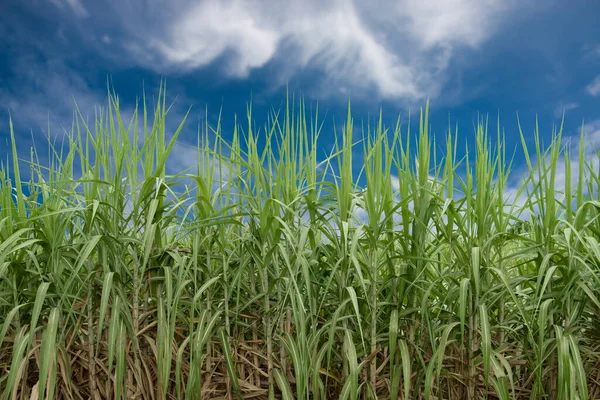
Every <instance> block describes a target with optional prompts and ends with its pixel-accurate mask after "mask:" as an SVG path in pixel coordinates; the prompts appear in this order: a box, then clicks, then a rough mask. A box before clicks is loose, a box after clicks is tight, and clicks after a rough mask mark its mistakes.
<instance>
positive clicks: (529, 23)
mask: <svg viewBox="0 0 600 400" xmlns="http://www.w3.org/2000/svg"><path fill="white" fill-rule="evenodd" d="M598 15H600V2H598V1H594V0H578V1H569V2H567V1H556V0H543V1H542V0H539V1H538V0H533V1H527V0H522V1H514V0H504V1H495V0H425V1H419V0H398V1H391V0H386V1H377V0H373V1H358V0H355V1H353V0H332V1H328V2H323V1H319V0H314V1H313V0H291V1H274V0H273V1H269V0H255V1H232V0H223V1H209V0H203V1H198V0H196V1H192V0H170V1H167V0H154V1H150V0H103V1H95V0H94V1H91V0H3V1H2V2H1V5H0V106H1V107H0V108H1V109H0V146H1V147H0V156H2V157H3V159H6V157H5V156H4V153H5V152H4V151H3V150H2V147H4V145H5V144H6V143H7V138H8V115H9V111H10V115H11V116H12V118H13V122H14V124H15V130H16V135H17V138H18V144H19V149H20V151H25V153H24V154H27V148H28V147H29V146H30V145H31V138H32V137H33V138H34V139H35V140H36V141H38V142H40V141H42V142H43V140H44V132H45V130H46V127H47V126H48V125H49V123H50V125H49V126H50V127H51V128H52V130H53V131H54V132H59V131H60V127H61V126H69V125H70V122H71V117H72V111H73V99H75V100H76V101H77V104H78V105H79V107H80V108H81V109H82V111H83V112H84V113H90V114H92V115H93V109H94V105H102V104H104V103H105V101H106V82H107V77H108V76H110V77H111V79H112V83H113V85H114V88H115V89H116V91H117V92H118V93H119V94H120V96H121V97H122V99H123V102H124V105H125V106H126V107H131V106H132V104H133V103H134V101H135V98H136V96H139V95H140V94H141V92H142V85H144V87H145V88H146V90H147V91H150V92H152V91H154V90H156V89H157V88H158V85H159V83H160V81H161V79H163V78H164V79H166V82H167V86H168V94H169V96H170V98H171V99H175V97H177V101H176V106H175V108H174V113H173V114H174V116H173V118H174V120H175V121H176V120H177V118H178V116H181V115H183V113H184V112H185V111H186V110H187V108H188V107H189V106H190V105H191V106H192V107H193V109H192V115H193V118H194V120H195V121H197V120H198V118H199V116H200V115H201V114H203V113H204V110H205V107H207V106H208V109H209V113H210V115H211V116H212V117H213V118H214V116H215V115H216V114H217V113H218V111H219V109H220V108H221V107H222V109H223V118H224V121H225V122H226V125H225V126H227V121H233V116H234V114H236V113H237V114H238V115H241V116H243V114H244V112H245V107H246V102H247V101H249V100H250V99H251V98H252V102H253V105H254V110H255V116H257V118H259V119H260V118H262V117H263V116H265V115H266V112H267V110H268V109H269V107H271V106H275V107H278V106H279V105H280V104H281V102H282V100H283V99H284V97H285V87H286V84H287V85H289V88H290V90H291V91H292V92H294V93H296V94H297V95H303V96H304V97H305V99H306V101H307V102H308V103H312V104H316V102H317V101H318V102H319V107H320V110H321V115H324V114H325V112H326V113H327V117H326V118H327V121H326V122H327V123H328V124H331V125H326V126H332V123H331V121H333V118H334V117H335V120H336V121H342V120H343V118H344V114H345V108H346V106H347V100H348V97H350V98H351V100H352V104H353V113H354V116H355V118H356V120H357V121H360V119H362V118H367V117H368V116H369V115H370V116H373V115H377V114H378V112H379V109H380V108H383V112H384V115H385V116H386V118H387V121H389V124H390V125H391V124H393V122H394V121H395V119H396V118H397V116H398V114H399V113H400V114H402V115H406V114H407V111H408V110H409V109H410V110H413V111H414V110H417V109H418V108H419V107H420V106H422V105H423V104H424V103H425V101H426V100H427V99H430V101H431V109H432V118H431V127H432V131H433V133H434V134H435V135H439V137H440V138H442V137H443V135H444V134H445V132H446V131H447V129H448V123H449V121H450V123H451V125H452V127H454V126H455V124H458V126H459V132H460V134H461V138H460V141H462V142H463V143H464V142H465V141H468V140H469V138H470V137H472V133H473V124H474V121H476V119H477V116H478V115H489V116H490V118H491V121H494V124H495V119H496V116H497V115H498V114H500V116H501V121H502V126H503V127H504V129H505V132H506V138H507V143H508V145H509V148H510V147H511V146H515V145H516V144H517V143H518V140H519V138H518V131H517V118H516V114H517V113H518V114H519V118H520V120H521V123H522V126H523V127H524V129H525V133H526V134H530V133H531V132H532V131H533V127H534V124H535V118H536V116H537V117H538V118H539V121H540V128H541V130H542V133H543V134H544V135H546V136H548V137H549V136H550V134H551V130H552V126H553V124H557V123H558V122H559V121H560V117H561V114H562V111H563V110H566V123H565V133H566V134H568V135H569V134H577V132H578V129H579V127H580V126H581V123H582V122H583V121H585V122H586V125H587V126H588V128H587V129H588V133H590V134H591V137H592V138H600V113H599V106H600V25H598V24H597V16H598ZM192 128H193V126H192ZM194 132H195V129H190V130H189V131H187V132H186V134H185V135H184V136H183V137H182V141H183V142H187V143H192V144H193V143H194V142H195V137H194ZM330 132H331V130H330V131H329V132H327V131H326V132H324V133H323V137H324V139H325V142H326V141H327V140H328V139H329V140H331V138H332V137H331V134H332V132H331V133H330ZM463 137H464V139H463ZM519 163H520V160H519V158H517V159H516V164H517V166H518V165H519Z"/></svg>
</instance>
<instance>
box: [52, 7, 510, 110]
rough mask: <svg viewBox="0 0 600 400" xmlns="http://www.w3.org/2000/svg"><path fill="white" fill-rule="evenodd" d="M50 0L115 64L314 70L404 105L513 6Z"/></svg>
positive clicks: (439, 82) (227, 71)
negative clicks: (117, 60)
mask: <svg viewBox="0 0 600 400" xmlns="http://www.w3.org/2000/svg"><path fill="white" fill-rule="evenodd" d="M54 1H55V2H59V1H62V2H63V3H65V4H68V5H69V6H70V7H71V8H72V9H73V12H74V13H75V14H76V15H79V16H81V17H83V16H85V15H86V14H89V17H87V18H82V21H81V24H85V25H86V27H87V28H88V29H86V30H85V31H83V33H84V34H88V35H92V33H90V31H94V30H96V32H94V33H93V35H94V36H95V37H96V38H98V39H97V41H98V44H99V46H100V47H101V48H104V50H105V51H106V52H107V53H112V54H113V55H114V54H115V50H116V49H119V50H120V51H119V52H118V53H117V54H127V55H128V57H127V61H123V62H130V63H134V64H136V65H141V66H144V67H146V68H150V69H152V70H154V71H157V72H159V73H172V72H179V73H191V72H193V71H195V70H197V69H200V68H203V67H207V66H211V65H214V64H218V65H219V66H220V70H221V71H222V73H223V74H224V75H225V76H227V77H230V78H234V79H235V78H237V79H240V78H246V77H248V76H249V75H250V74H251V73H252V72H253V71H255V70H259V69H261V68H266V67H270V72H272V79H273V82H274V84H276V85H278V86H279V85H282V84H284V83H285V82H286V81H288V80H289V79H290V78H292V77H294V76H296V75H297V74H302V73H306V72H307V71H319V73H320V75H321V76H322V79H318V80H317V82H316V84H317V85H323V86H326V87H327V90H324V91H323V93H325V92H329V93H336V92H337V93H338V94H339V93H343V94H344V95H345V94H347V92H348V91H351V90H354V92H353V93H352V94H353V95H357V94H360V93H363V94H365V93H367V92H369V93H370V92H374V93H375V94H377V95H379V96H381V97H382V98H388V99H401V100H406V101H420V100H422V99H424V98H425V97H431V96H435V95H437V94H439V92H440V91H441V90H442V88H443V86H444V83H445V80H446V78H447V76H446V75H447V70H448V67H449V65H450V62H451V59H452V56H453V54H454V53H455V52H456V51H457V49H462V48H478V47H479V46H481V45H482V44H483V43H484V42H485V41H486V40H487V39H488V38H489V37H490V36H492V35H493V34H494V33H495V32H497V31H498V30H499V29H500V27H501V25H502V23H503V21H505V20H506V18H507V17H508V16H510V15H511V13H512V12H515V11H517V10H518V9H519V7H520V5H519V4H520V3H518V2H515V1H512V0H511V1H508V2H502V1H497V0H483V1H476V0H431V1H427V2H421V1H417V0H400V1H397V2H391V1H376V2H374V3H369V4H368V5H367V4H366V3H363V2H360V1H352V0H333V1H330V2H321V1H317V0H302V1H301V0H296V1H289V2H264V1H258V0H224V1H213V0H205V1H192V0H174V1H166V0H162V1H155V2H153V3H152V4H148V3H147V2H145V1H142V0H130V1H127V2H116V1H115V2H111V3H112V4H111V7H110V8H111V12H110V13H106V12H103V10H101V9H100V8H99V6H98V5H95V4H94V3H89V4H88V8H87V9H84V8H80V7H79V6H81V3H80V2H78V1H77V0H54ZM81 7H82V6H81ZM102 7H103V8H106V7H105V6H102ZM76 10H79V11H76ZM82 10H83V11H85V13H83V12H82ZM113 35H117V36H118V40H117V38H116V37H115V38H113ZM107 37H108V38H110V39H109V40H105V38H107ZM102 38H104V39H102ZM107 45H110V46H107ZM107 47H108V48H107ZM115 57H118V55H117V56H115ZM332 89H336V90H335V91H333V90H332ZM323 93H320V94H323Z"/></svg>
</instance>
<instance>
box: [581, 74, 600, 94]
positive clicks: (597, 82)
mask: <svg viewBox="0 0 600 400" xmlns="http://www.w3.org/2000/svg"><path fill="white" fill-rule="evenodd" d="M585 91H586V92H587V93H588V94H589V95H591V96H598V95H600V75H598V76H597V77H596V78H595V79H594V80H593V81H591V82H590V83H589V84H588V85H587V86H586V87H585Z"/></svg>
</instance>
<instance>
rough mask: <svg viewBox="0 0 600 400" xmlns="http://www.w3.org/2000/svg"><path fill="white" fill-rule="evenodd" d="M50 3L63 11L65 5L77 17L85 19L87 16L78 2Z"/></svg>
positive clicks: (64, 0) (60, 1) (57, 1)
mask: <svg viewBox="0 0 600 400" xmlns="http://www.w3.org/2000/svg"><path fill="white" fill-rule="evenodd" d="M50 2H51V3H52V4H54V5H55V6H57V7H58V8H61V9H64V6H65V4H66V5H67V6H68V7H69V8H70V9H71V11H73V12H74V13H75V15H77V16H78V17H87V16H88V15H89V14H88V12H87V10H86V9H85V7H84V6H83V4H81V1H80V0H50Z"/></svg>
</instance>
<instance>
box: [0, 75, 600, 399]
mask: <svg viewBox="0 0 600 400" xmlns="http://www.w3.org/2000/svg"><path fill="white" fill-rule="evenodd" d="M168 111H169V107H167V104H166V96H165V92H164V88H163V87H162V86H161V91H160V95H159V96H158V100H157V102H156V105H155V107H154V110H149V108H148V105H147V104H146V98H145V97H144V98H143V104H142V106H141V107H138V108H136V109H135V112H134V113H133V116H132V118H131V120H130V121H123V119H122V115H121V112H120V107H119V101H118V98H117V97H116V95H115V94H114V93H109V98H108V105H107V107H106V109H104V110H99V111H98V112H97V114H96V119H95V120H94V121H93V125H88V124H87V123H86V120H85V119H84V118H83V117H82V116H81V115H80V114H79V113H78V114H77V117H76V118H75V120H74V123H73V129H72V131H71V132H70V133H69V134H66V136H65V144H66V145H65V147H64V149H57V148H55V147H53V146H52V143H51V142H50V141H49V143H48V146H49V148H50V158H49V159H48V160H47V161H46V162H44V163H42V162H40V161H39V160H38V156H37V153H36V151H35V149H34V151H33V152H32V158H31V160H30V162H29V166H30V170H31V176H30V178H29V181H28V182H25V181H23V179H24V176H25V174H23V173H22V172H21V171H20V168H22V165H25V164H24V163H25V161H24V160H23V159H20V158H19V154H18V152H17V148H16V145H15V141H14V136H15V135H14V133H13V131H12V125H11V132H10V134H11V137H12V138H13V146H12V149H11V150H12V159H13V160H12V163H11V164H9V165H10V167H9V166H8V165H4V164H2V165H1V166H0V292H1V293H2V296H0V310H1V311H0V393H1V394H2V398H4V399H8V398H34V397H38V398H40V399H42V398H61V399H62V398H65V399H67V398H68V399H71V398H92V399H100V398H115V399H117V398H134V397H135V398H155V399H167V398H183V397H186V398H190V399H198V398H211V399H212V398H219V397H220V398H223V397H227V398H246V397H257V398H285V399H292V398H299V399H309V398H311V399H329V398H348V399H358V398H390V397H392V398H403V399H408V398H431V399H434V398H435V399H440V398H452V399H459V398H472V399H475V398H496V397H498V398H501V399H521V398H523V399H524V398H528V399H529V398H533V399H545V398H558V399H571V398H580V399H588V398H598V396H600V386H599V385H598V383H597V377H598V376H599V374H600V368H599V365H600V364H599V363H600V359H599V357H598V352H597V349H598V347H599V345H600V335H599V334H598V332H599V331H600V324H599V323H598V321H600V302H599V300H598V299H599V298H600V269H599V266H600V245H599V240H600V219H599V218H598V216H599V215H600V199H597V198H595V197H594V196H598V194H599V190H598V189H599V188H598V183H599V180H600V178H599V174H598V171H597V162H594V161H585V157H586V155H587V154H589V150H590V149H587V148H586V139H585V136H584V135H583V134H582V137H581V141H580V147H579V154H578V155H575V156H572V157H571V154H570V153H569V150H568V149H566V148H565V147H563V145H562V139H561V137H562V128H561V129H559V130H558V132H555V134H554V135H553V139H552V141H551V143H550V144H549V145H548V146H547V147H546V148H543V147H542V145H541V142H540V138H539V134H538V132H537V130H536V132H535V150H534V151H533V152H531V151H530V149H528V148H527V145H526V140H525V135H524V134H523V133H522V132H521V137H522V139H523V140H522V149H521V150H522V151H523V155H524V158H525V160H526V162H527V171H526V173H525V174H519V176H518V177H516V178H515V176H516V175H511V172H510V170H511V165H510V163H509V162H508V161H507V159H506V155H505V145H504V140H503V138H502V135H501V134H500V132H501V130H500V127H499V126H498V133H497V135H496V139H491V137H493V135H490V134H489V132H488V124H487V121H483V120H482V121H479V123H478V124H477V129H476V142H475V144H476V146H475V150H474V152H472V153H467V154H466V156H465V157H464V158H463V159H461V160H458V159H457V156H456V154H457V143H458V132H455V133H452V132H450V131H449V132H448V135H447V139H446V140H445V143H444V146H443V147H444V148H445V149H444V151H443V155H442V156H441V157H440V156H439V151H440V150H439V149H438V148H437V147H436V144H435V141H433V140H432V137H431V134H430V128H429V121H428V107H426V108H425V109H424V110H422V112H421V114H420V118H419V120H418V123H417V128H418V132H417V134H416V138H415V137H414V136H413V135H414V132H411V131H410V121H409V123H408V126H407V128H406V129H404V127H403V124H401V123H400V120H398V123H397V124H396V126H395V127H394V128H393V129H392V130H390V129H389V128H387V127H385V126H384V125H383V122H382V116H381V115H380V117H379V121H378V123H377V124H375V125H374V126H371V125H367V126H366V127H363V129H362V137H361V138H360V139H358V140H357V137H358V136H359V135H360V133H359V132H357V129H356V127H355V123H354V120H353V117H352V114H351V112H350V105H349V106H348V114H347V118H346V122H345V125H344V127H343V129H342V133H341V137H340V138H336V139H340V140H337V141H336V145H335V147H334V149H333V150H332V153H331V154H329V155H328V156H325V157H324V158H322V159H321V158H319V157H318V151H317V150H318V148H319V146H318V143H317V142H318V139H319V136H320V134H321V122H320V121H319V117H318V111H317V112H315V114H314V115H307V113H306V110H305V104H304V102H300V103H299V104H295V103H294V101H293V99H289V100H288V102H287V103H286V105H285V110H284V112H283V113H282V115H280V113H279V112H274V113H273V114H272V115H271V116H270V118H269V119H268V123H266V124H265V126H264V129H260V130H258V129H257V128H256V127H255V126H254V123H253V119H252V111H251V109H250V108H249V109H248V119H247V124H240V123H238V122H237V121H236V125H235V130H234V131H233V136H232V138H231V140H229V141H227V140H225V139H224V135H223V133H222V132H221V124H220V122H219V123H217V125H216V127H211V126H209V125H208V123H207V122H206V123H204V124H202V125H201V126H200V127H199V134H198V146H197V148H196V158H194V159H193V160H187V161H189V165H193V168H192V170H186V171H174V172H175V173H173V171H171V170H170V169H171V168H170V165H171V164H170V160H173V159H174V158H177V157H180V156H179V155H178V154H176V153H174V152H176V149H177V146H178V145H179V142H177V137H178V135H179V134H180V133H181V132H182V130H183V129H184V122H185V120H184V121H181V123H180V124H178V125H177V126H176V127H175V129H173V132H170V131H169V124H168V123H167V113H168ZM140 119H141V121H140ZM582 132H583V131H582ZM361 154H362V157H363V159H362V161H363V162H358V161H357V160H359V159H360V155H361ZM575 160H576V161H577V166H575ZM596 160H597V159H596ZM180 161H181V160H180ZM357 165H360V166H361V168H357ZM562 168H564V169H565V170H564V171H563V170H561V169H562ZM558 174H564V176H565V177H566V178H565V188H562V187H559V186H558V185H557V184H556V181H557V176H558ZM517 178H518V179H520V180H519V181H517V180H516V179H517ZM509 182H514V183H511V184H509ZM549 396H550V397H549ZM552 396H554V397H552Z"/></svg>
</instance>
